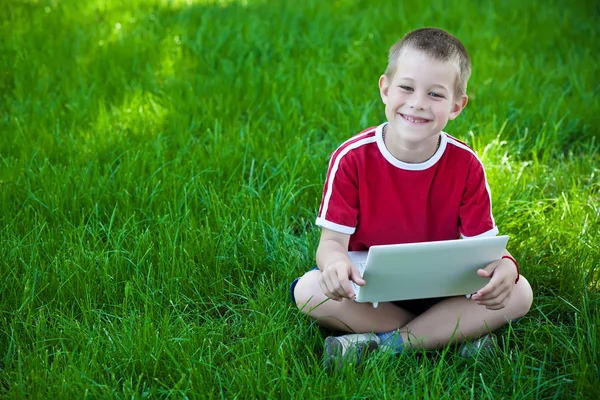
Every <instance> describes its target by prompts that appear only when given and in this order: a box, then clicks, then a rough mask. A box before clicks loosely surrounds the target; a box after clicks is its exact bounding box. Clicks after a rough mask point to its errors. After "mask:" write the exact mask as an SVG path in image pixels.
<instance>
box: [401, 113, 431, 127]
mask: <svg viewBox="0 0 600 400" xmlns="http://www.w3.org/2000/svg"><path fill="white" fill-rule="evenodd" d="M398 114H400V116H401V117H402V118H403V119H404V120H406V121H408V122H410V123H413V124H418V125H422V124H426V123H428V122H429V120H428V119H424V118H417V117H412V116H410V115H406V114H401V113H398Z"/></svg>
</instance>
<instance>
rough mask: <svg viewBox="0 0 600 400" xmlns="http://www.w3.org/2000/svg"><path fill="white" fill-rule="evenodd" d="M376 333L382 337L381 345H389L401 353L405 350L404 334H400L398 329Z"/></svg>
mask: <svg viewBox="0 0 600 400" xmlns="http://www.w3.org/2000/svg"><path fill="white" fill-rule="evenodd" d="M376 335H377V336H378V337H379V339H381V343H380V344H379V346H381V347H387V348H389V349H391V350H392V351H393V352H394V353H400V352H401V351H402V350H404V342H403V341H402V336H400V332H398V331H397V330H394V331H389V332H384V333H376Z"/></svg>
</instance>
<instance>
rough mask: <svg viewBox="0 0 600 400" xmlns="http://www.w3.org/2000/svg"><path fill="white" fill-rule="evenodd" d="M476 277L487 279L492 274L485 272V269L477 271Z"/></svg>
mask: <svg viewBox="0 0 600 400" xmlns="http://www.w3.org/2000/svg"><path fill="white" fill-rule="evenodd" d="M477 275H479V276H480V277H482V278H489V277H490V276H492V273H491V272H490V271H487V270H485V269H478V270H477Z"/></svg>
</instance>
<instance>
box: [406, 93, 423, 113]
mask: <svg viewBox="0 0 600 400" xmlns="http://www.w3.org/2000/svg"><path fill="white" fill-rule="evenodd" d="M408 105H409V106H410V107H411V108H414V109H416V110H423V109H424V108H425V97H424V96H423V95H422V94H421V93H413V94H412V96H410V102H409V104H408Z"/></svg>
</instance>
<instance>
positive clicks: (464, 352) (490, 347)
mask: <svg viewBox="0 0 600 400" xmlns="http://www.w3.org/2000/svg"><path fill="white" fill-rule="evenodd" d="M497 341H498V340H497V339H496V335H494V334H493V333H489V334H487V335H483V336H481V337H480V338H478V339H475V340H473V341H471V342H464V343H463V344H461V345H460V348H459V349H458V352H459V354H460V355H461V356H463V357H465V358H475V357H476V356H477V355H478V354H481V355H486V354H490V353H492V352H493V351H494V349H495V348H496V343H497Z"/></svg>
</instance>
